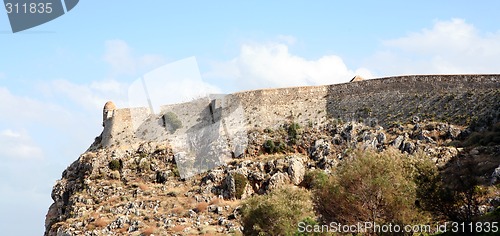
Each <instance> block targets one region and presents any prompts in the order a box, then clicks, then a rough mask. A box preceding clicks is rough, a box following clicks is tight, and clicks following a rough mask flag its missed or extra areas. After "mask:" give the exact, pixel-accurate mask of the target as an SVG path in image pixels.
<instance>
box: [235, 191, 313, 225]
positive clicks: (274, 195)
mask: <svg viewBox="0 0 500 236" xmlns="http://www.w3.org/2000/svg"><path fill="white" fill-rule="evenodd" d="M311 218H315V217H314V212H313V208H312V202H311V196H310V193H309V191H307V190H305V189H301V188H296V187H288V186H287V187H283V188H278V189H275V190H273V191H271V192H270V193H268V194H266V195H260V196H253V197H251V198H249V199H247V200H246V201H245V203H244V204H243V207H242V218H241V220H242V224H243V227H244V229H243V233H244V234H245V235H293V234H295V233H297V229H298V228H297V227H298V224H299V222H301V221H304V222H306V223H310V222H312V221H311V220H310V219H311Z"/></svg>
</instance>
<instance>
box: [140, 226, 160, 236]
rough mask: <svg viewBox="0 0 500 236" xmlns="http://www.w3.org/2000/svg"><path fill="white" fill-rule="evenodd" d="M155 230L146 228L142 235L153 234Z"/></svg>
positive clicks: (154, 228)
mask: <svg viewBox="0 0 500 236" xmlns="http://www.w3.org/2000/svg"><path fill="white" fill-rule="evenodd" d="M156 230H157V229H156V227H148V228H146V229H144V230H143V231H142V235H145V236H149V235H151V234H154V233H155V232H156Z"/></svg>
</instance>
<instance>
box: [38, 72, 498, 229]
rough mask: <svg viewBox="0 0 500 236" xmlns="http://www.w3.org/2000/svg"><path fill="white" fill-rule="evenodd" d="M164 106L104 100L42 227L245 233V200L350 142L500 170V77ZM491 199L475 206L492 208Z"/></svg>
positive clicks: (389, 81) (349, 86)
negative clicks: (154, 108) (96, 132)
mask: <svg viewBox="0 0 500 236" xmlns="http://www.w3.org/2000/svg"><path fill="white" fill-rule="evenodd" d="M161 109H162V110H161V112H159V113H157V114H150V113H149V110H148V108H116V107H115V106H114V104H112V103H106V104H105V106H104V109H103V126H104V127H103V132H102V133H101V135H100V136H98V137H97V138H96V139H95V141H94V143H93V144H92V145H91V146H90V147H89V149H88V150H87V151H86V152H85V153H84V154H82V155H81V156H80V157H79V158H78V160H76V161H75V162H74V163H72V164H71V165H70V166H69V167H68V168H67V169H66V170H65V171H64V172H63V175H62V178H61V180H59V181H58V182H57V183H56V185H55V186H54V189H53V192H52V199H53V200H54V203H53V204H52V206H51V207H50V209H49V212H48V214H47V217H46V232H45V235H127V234H132V235H150V234H154V235H172V234H174V235H186V234H227V233H232V234H241V232H244V229H243V228H242V223H241V204H242V203H244V200H245V199H248V198H251V197H252V196H254V195H262V194H266V193H269V192H270V191H273V190H274V189H277V188H280V187H281V186H284V185H292V186H299V187H301V188H302V187H303V186H304V181H305V179H307V175H308V173H310V171H312V170H321V171H323V172H324V173H326V174H329V175H330V174H332V173H333V172H334V170H335V167H336V166H337V165H339V163H342V162H343V161H344V160H345V159H347V158H348V157H351V156H352V155H354V154H353V152H352V150H355V149H362V150H366V149H370V150H375V151H383V150H387V149H395V150H398V151H399V152H400V153H403V154H404V155H408V156H412V155H417V154H418V155H420V154H421V153H423V154H424V155H426V156H427V157H428V159H430V160H432V162H433V163H434V164H436V165H437V166H439V167H440V168H443V170H448V171H449V170H452V168H451V167H453V166H454V165H453V163H454V161H455V160H457V159H460V158H461V159H462V160H463V159H471V160H479V159H481V160H482V161H481V162H482V165H481V166H480V167H478V168H477V169H478V170H480V171H481V173H478V174H477V177H478V178H480V179H481V181H480V182H481V183H482V184H485V185H487V184H489V183H496V182H495V181H497V180H496V178H497V177H496V176H495V175H494V173H495V171H496V170H495V168H497V167H499V168H500V166H499V165H500V160H499V158H498V156H500V139H498V135H499V134H500V125H499V124H500V75H412V76H397V77H389V78H381V79H372V80H361V81H353V82H349V83H344V84H335V85H325V86H307V87H293V88H280V89H264V90H252V91H243V92H238V93H234V94H228V95H211V96H208V97H206V98H200V99H196V100H194V101H191V102H188V103H181V104H169V105H165V106H162V107H161ZM497 126H498V127H497ZM471 137H475V138H474V139H472V138H471ZM450 163H451V164H450ZM450 166H451V167H450ZM497 169H498V168H497ZM498 172H499V174H498V180H500V169H499V170H498ZM492 173H493V174H492ZM492 191H497V190H492ZM495 194H496V196H498V192H496V193H493V194H492V196H493V197H491V196H490V198H489V199H494V198H495ZM499 200H500V199H499ZM488 204H489V205H488ZM488 204H486V203H484V204H482V205H481V206H484V207H485V208H484V209H486V210H484V212H483V213H487V212H490V211H493V210H494V209H495V208H496V207H497V206H498V204H497V203H495V201H490V203H488ZM495 204H496V205H495Z"/></svg>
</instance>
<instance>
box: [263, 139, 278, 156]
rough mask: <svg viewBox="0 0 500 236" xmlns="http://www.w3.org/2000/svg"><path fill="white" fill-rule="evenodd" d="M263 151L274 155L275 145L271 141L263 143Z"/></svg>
mask: <svg viewBox="0 0 500 236" xmlns="http://www.w3.org/2000/svg"><path fill="white" fill-rule="evenodd" d="M264 151H266V153H274V152H275V151H276V145H274V141H273V140H270V139H268V140H266V142H264Z"/></svg>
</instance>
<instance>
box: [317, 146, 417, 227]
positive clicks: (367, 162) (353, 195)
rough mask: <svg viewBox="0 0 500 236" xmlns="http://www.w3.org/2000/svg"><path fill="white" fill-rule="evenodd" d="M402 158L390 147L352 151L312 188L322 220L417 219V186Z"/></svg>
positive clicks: (348, 221) (382, 220) (407, 221)
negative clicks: (326, 179) (323, 181)
mask: <svg viewBox="0 0 500 236" xmlns="http://www.w3.org/2000/svg"><path fill="white" fill-rule="evenodd" d="M404 158H407V157H406V156H405V155H404V154H401V152H399V151H397V150H392V149H391V150H386V151H383V152H380V153H377V152H376V151H373V150H357V151H355V152H354V154H353V156H351V158H350V159H348V160H346V161H345V162H344V163H343V164H342V165H341V166H339V167H338V168H337V169H336V170H335V172H336V174H335V175H334V176H332V178H330V179H329V180H328V181H327V182H326V183H325V184H324V185H323V186H320V187H319V188H318V189H317V190H315V191H314V193H315V197H314V200H315V203H316V205H315V206H316V210H317V212H318V213H320V215H321V216H322V219H323V221H324V222H325V223H329V222H339V223H342V224H356V223H357V222H376V223H381V224H382V223H397V224H409V223H412V222H413V221H414V220H416V219H417V218H416V217H418V215H419V214H418V210H417V208H416V207H415V204H414V203H415V199H416V198H415V196H416V194H415V192H416V186H415V184H414V182H413V180H412V176H411V173H410V172H411V171H410V170H409V169H408V168H407V166H406V164H405V162H404V160H403V159H404Z"/></svg>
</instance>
